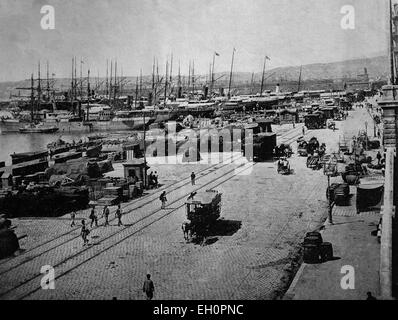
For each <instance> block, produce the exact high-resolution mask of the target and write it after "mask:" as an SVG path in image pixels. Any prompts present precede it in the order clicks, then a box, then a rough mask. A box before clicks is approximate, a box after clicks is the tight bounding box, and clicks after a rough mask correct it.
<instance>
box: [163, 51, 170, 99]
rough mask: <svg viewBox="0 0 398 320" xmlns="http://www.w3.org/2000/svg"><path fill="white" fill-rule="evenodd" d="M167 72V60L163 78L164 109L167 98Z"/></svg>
mask: <svg viewBox="0 0 398 320" xmlns="http://www.w3.org/2000/svg"><path fill="white" fill-rule="evenodd" d="M168 72H169V60H168V59H167V60H166V76H165V83H164V102H163V105H164V107H166V98H167V77H168Z"/></svg>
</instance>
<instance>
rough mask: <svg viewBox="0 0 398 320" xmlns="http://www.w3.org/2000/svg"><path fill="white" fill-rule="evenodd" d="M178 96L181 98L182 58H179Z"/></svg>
mask: <svg viewBox="0 0 398 320" xmlns="http://www.w3.org/2000/svg"><path fill="white" fill-rule="evenodd" d="M177 98H181V66H180V60H178V91H177Z"/></svg>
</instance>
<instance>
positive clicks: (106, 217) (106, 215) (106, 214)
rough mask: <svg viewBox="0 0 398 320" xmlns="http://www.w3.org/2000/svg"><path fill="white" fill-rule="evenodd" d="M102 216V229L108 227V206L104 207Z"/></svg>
mask: <svg viewBox="0 0 398 320" xmlns="http://www.w3.org/2000/svg"><path fill="white" fill-rule="evenodd" d="M103 216H104V217H105V224H104V227H106V226H109V208H108V206H105V207H104V212H103Z"/></svg>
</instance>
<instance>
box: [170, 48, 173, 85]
mask: <svg viewBox="0 0 398 320" xmlns="http://www.w3.org/2000/svg"><path fill="white" fill-rule="evenodd" d="M172 85H173V54H171V65H170V81H169V86H170V93H171V92H172V90H173V87H172Z"/></svg>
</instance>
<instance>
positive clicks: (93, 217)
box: [89, 207, 98, 228]
mask: <svg viewBox="0 0 398 320" xmlns="http://www.w3.org/2000/svg"><path fill="white" fill-rule="evenodd" d="M89 218H90V219H91V224H90V227H91V228H92V227H93V224H95V226H96V227H98V217H97V216H96V214H95V207H93V208H92V209H91V212H90V216H89Z"/></svg>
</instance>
